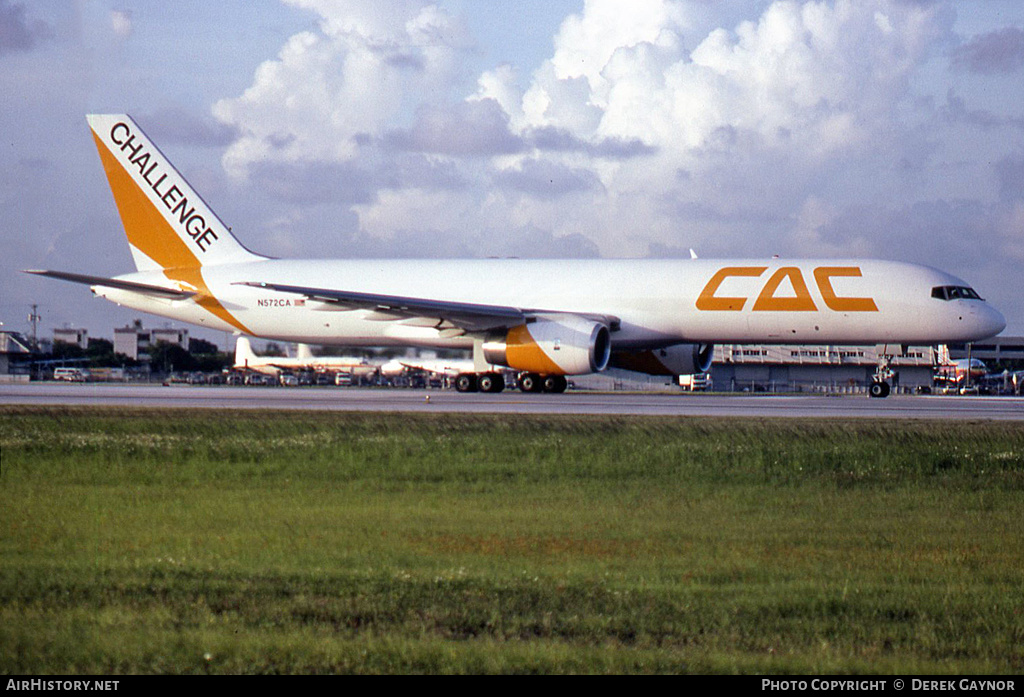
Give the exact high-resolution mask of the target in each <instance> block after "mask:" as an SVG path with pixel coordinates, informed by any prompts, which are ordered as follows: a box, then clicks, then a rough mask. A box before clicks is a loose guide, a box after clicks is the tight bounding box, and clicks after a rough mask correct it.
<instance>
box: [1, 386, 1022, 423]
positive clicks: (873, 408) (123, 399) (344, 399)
mask: <svg viewBox="0 0 1024 697" xmlns="http://www.w3.org/2000/svg"><path fill="white" fill-rule="evenodd" d="M9 404H26V405H96V406H99V405H104V406H120V407H132V406H137V407H142V406H145V407H166V408H176V409H178V408H180V409H197V408H216V409H270V410H274V409H312V410H319V411H363V412H374V411H382V412H384V411H388V412H457V413H498V414H623V415H625V414H638V415H669V416H744V417H755V416H756V417H769V418H775V417H794V418H795V417H800V418H807V417H816V418H873V419H958V420H963V419H967V420H971V419H973V420H1000V421H1005V420H1014V421H1024V398H1021V397H984V396H970V397H955V396H940V395H927V396H926V395H920V396H893V397H889V398H888V399H869V398H868V397H865V396H862V395H856V396H854V395H851V396H842V397H835V396H821V395H740V394H737V395H706V394H699V393H698V394H687V393H677V394H672V393H650V394H648V393H642V394H637V393H594V392H567V393H565V394H561V395H547V394H523V393H521V392H517V391H516V392H513V391H507V392H504V393H502V394H479V393H471V394H460V393H457V392H454V391H448V390H436V389H435V390H411V389H361V388H352V387H349V388H331V387H323V388H283V387H221V386H216V387H212V386H195V387H191V386H173V387H163V386H157V385H103V384H55V383H32V384H28V385H0V405H9Z"/></svg>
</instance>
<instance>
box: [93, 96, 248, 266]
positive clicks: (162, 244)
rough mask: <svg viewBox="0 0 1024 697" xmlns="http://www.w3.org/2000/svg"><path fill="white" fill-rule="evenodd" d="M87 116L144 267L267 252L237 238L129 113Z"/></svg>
mask: <svg viewBox="0 0 1024 697" xmlns="http://www.w3.org/2000/svg"><path fill="white" fill-rule="evenodd" d="M87 119H88V121H89V127H90V128H91V129H92V133H93V138H94V139H95V141H96V148H97V149H98V150H99V154H100V159H101V160H102V161H103V169H104V170H105V171H106V174H107V180H108V181H109V182H110V189H111V191H112V192H113V194H114V200H115V202H116V203H117V209H118V212H119V213H120V214H121V222H122V223H123V224H124V229H125V233H127V235H128V244H129V245H130V246H131V250H132V257H133V258H134V260H135V266H136V268H138V270H139V271H159V270H165V269H172V268H178V269H183V268H199V267H202V266H213V265H217V264H237V263H242V262H247V261H258V260H260V259H263V258H264V257H261V256H259V255H257V254H253V253H252V252H250V251H249V250H247V249H246V248H245V247H243V246H242V245H241V243H239V242H238V240H237V239H235V237H234V235H232V234H231V230H230V229H229V228H228V227H227V226H226V225H225V224H224V223H223V222H221V220H220V219H219V218H218V217H217V215H216V214H215V213H214V212H213V211H212V210H210V207H209V206H208V205H207V204H206V202H205V201H203V199H202V197H200V196H199V194H197V193H196V192H195V190H194V189H193V188H192V187H191V186H190V185H189V183H188V182H187V181H186V180H185V178H184V177H183V176H181V174H180V173H179V172H178V171H177V170H176V169H175V168H174V166H173V165H172V164H171V163H170V160H168V159H167V158H166V157H165V156H164V154H163V153H161V152H160V150H159V149H158V148H157V147H156V146H155V145H154V144H153V142H152V141H151V140H150V139H149V138H148V137H147V136H146V134H145V133H143V131H142V129H141V128H139V126H138V125H137V124H136V123H135V122H134V121H133V120H132V118H131V117H130V116H128V115H127V114H90V115H89V116H88V117H87Z"/></svg>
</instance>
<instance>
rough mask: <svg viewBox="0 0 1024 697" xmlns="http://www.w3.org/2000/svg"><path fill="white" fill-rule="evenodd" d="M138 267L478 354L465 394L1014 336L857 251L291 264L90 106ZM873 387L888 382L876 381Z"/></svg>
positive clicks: (202, 321) (300, 334)
mask: <svg viewBox="0 0 1024 697" xmlns="http://www.w3.org/2000/svg"><path fill="white" fill-rule="evenodd" d="M88 121H89V125H90V127H91V128H92V132H93V137H94V139H95V141H96V147H97V148H98V150H99V154H100V159H101V160H102V162H103V167H104V170H105V171H106V174H107V178H108V180H109V182H110V187H111V189H112V191H113V194H114V200H115V202H116V203H117V207H118V210H119V212H120V214H121V220H122V222H123V223H124V227H125V231H126V232H127V235H128V242H129V245H130V248H131V252H132V256H133V257H134V260H135V265H136V268H137V271H136V272H135V273H129V274H125V275H122V276H118V277H116V278H112V279H111V278H101V277H96V276H87V275H82V274H74V273H66V272H59V271H33V272H32V273H38V274H42V275H46V276H51V277H55V278H60V279H64V280H69V281H77V282H81V283H86V284H88V285H91V286H92V290H93V292H94V293H95V294H96V295H98V296H100V297H103V298H106V299H108V300H111V301H113V302H115V303H118V304H121V305H125V306H127V307H131V308H133V309H135V310H141V311H143V312H150V313H153V314H156V315H161V316H164V317H171V318H173V319H176V320H181V321H185V322H190V323H193V324H197V325H200V326H203V327H209V328H211V329H218V330H224V331H234V332H237V333H239V334H244V335H249V336H257V337H263V338H267V339H274V340H279V341H294V342H303V343H316V344H333V345H347V346H383V345H403V346H423V347H439V348H460V349H471V350H472V351H473V365H474V369H473V371H472V372H468V371H467V372H465V373H463V375H465V376H466V377H465V379H464V380H460V381H459V383H460V389H466V390H470V389H485V390H493V391H500V390H501V389H503V388H504V386H505V383H504V379H503V378H502V377H501V375H500V374H499V373H498V372H497V371H496V370H495V366H505V367H508V368H512V369H514V370H516V371H518V373H519V386H520V388H521V389H523V390H524V391H541V390H544V391H550V392H559V391H562V390H564V389H565V388H566V384H567V382H566V377H565V376H567V375H577V374H584V373H591V372H599V371H602V370H604V369H606V368H608V367H610V366H611V367H617V368H622V369H626V370H634V371H638V372H642V373H648V374H654V375H673V374H677V375H678V374H689V373H698V372H704V371H706V370H707V369H708V367H709V366H710V363H711V358H712V355H713V345H714V344H715V343H716V342H728V343H755V342H756V343H778V344H787V343H801V344H808V343H812V344H871V343H886V344H936V343H946V342H963V341H974V340H977V339H982V338H985V337H988V336H992V335H994V334H997V333H999V332H1000V331H1001V330H1002V329H1003V327H1004V326H1005V321H1004V320H1003V317H1002V315H1000V314H999V312H997V311H996V310H995V309H994V308H992V307H990V306H989V305H988V304H987V303H985V301H983V300H982V299H981V298H980V297H979V296H978V294H977V293H975V292H974V291H973V290H972V289H971V288H970V287H969V286H968V285H967V284H966V283H965V282H963V281H961V280H960V279H958V278H956V277H954V276H950V275H949V274H946V273H944V272H942V271H938V270H936V269H932V268H929V267H924V266H918V265H914V264H906V263H898V262H889V261H875V260H866V259H842V260H835V259H829V260H801V261H793V260H783V259H775V258H773V259H745V260H729V261H723V260H717V261H716V260H712V259H686V260H655V259H644V260H640V259H636V260H613V259H591V260H530V259H475V260H434V259H431V260H415V261H414V260H354V259H353V260H279V259H269V258H267V257H263V256H259V255H257V254H254V253H252V252H250V251H249V250H247V249H246V248H245V247H243V246H242V245H241V244H240V243H239V242H238V241H237V240H236V239H235V237H234V236H233V235H232V233H231V231H230V229H229V228H228V227H227V226H226V225H224V223H222V222H221V221H220V219H218V218H217V216H216V215H214V213H213V212H212V211H211V210H210V209H209V208H208V207H207V205H206V203H205V202H204V201H203V200H202V199H201V198H200V197H199V195H198V194H196V192H195V191H194V190H193V189H192V188H191V187H190V186H189V185H188V183H187V182H186V181H185V179H184V178H183V177H182V176H181V174H179V173H178V172H177V171H176V170H175V169H174V168H173V167H172V166H171V164H170V162H169V161H168V160H167V158H166V157H164V155H163V154H162V153H161V152H160V151H159V150H158V149H157V148H156V147H155V146H154V145H153V143H152V142H151V141H150V140H149V139H148V138H147V137H146V135H145V134H144V133H143V132H142V129H140V128H139V127H138V126H137V125H136V124H135V122H134V121H133V120H132V119H131V118H130V117H128V116H127V115H123V114H122V115H93V116H89V117H88ZM872 394H873V395H876V396H884V395H885V394H888V385H887V384H886V383H883V382H877V383H876V384H875V385H872Z"/></svg>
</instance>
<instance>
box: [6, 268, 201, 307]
mask: <svg viewBox="0 0 1024 697" xmlns="http://www.w3.org/2000/svg"><path fill="white" fill-rule="evenodd" d="M25 273H31V274H35V275H37V276H48V277H50V278H59V279H60V280H62V281H71V282H72V283H84V284H86V285H88V286H103V287H104V288H119V289H120V290H130V291H134V292H136V293H143V294H145V295H155V296H157V297H160V298H169V299H171V300H184V299H186V298H191V297H193V296H194V295H195V293H193V292H191V291H187V290H178V289H177V288H165V287H163V286H154V285H150V284H149V283H136V282H135V281H119V280H117V279H116V278H103V277H102V276H86V275H84V274H80V273H67V272H66V271H40V270H38V269H29V270H26V271H25Z"/></svg>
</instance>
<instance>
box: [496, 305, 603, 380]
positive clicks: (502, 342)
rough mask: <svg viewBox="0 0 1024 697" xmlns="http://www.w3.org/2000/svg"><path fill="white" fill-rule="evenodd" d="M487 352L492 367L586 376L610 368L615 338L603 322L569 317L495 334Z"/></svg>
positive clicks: (546, 320) (545, 319) (545, 373)
mask: <svg viewBox="0 0 1024 697" xmlns="http://www.w3.org/2000/svg"><path fill="white" fill-rule="evenodd" d="M483 349H484V358H485V360H486V361H487V362H488V363H491V364H492V365H504V366H508V367H509V368H514V369H516V370H522V371H525V372H529V373H538V374H541V375H584V374H586V373H597V372H600V371H602V370H604V369H605V368H606V367H607V366H608V359H609V357H610V355H611V338H610V333H609V331H608V327H607V326H606V325H604V324H602V323H601V322H595V321H593V320H589V319H586V318H585V317H576V316H572V315H568V316H564V317H557V318H543V319H537V320H535V321H533V322H527V323H526V324H521V325H519V326H518V327H512V328H511V329H508V330H499V331H495V332H491V334H490V335H488V337H487V339H486V340H485V341H484V346H483Z"/></svg>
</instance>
